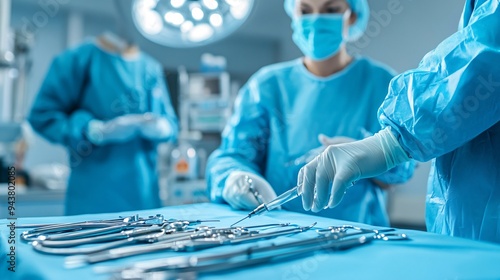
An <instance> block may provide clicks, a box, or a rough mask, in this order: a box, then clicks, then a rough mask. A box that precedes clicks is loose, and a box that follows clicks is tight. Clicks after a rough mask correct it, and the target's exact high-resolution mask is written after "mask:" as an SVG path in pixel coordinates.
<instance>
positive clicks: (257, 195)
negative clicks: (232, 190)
mask: <svg viewBox="0 0 500 280" xmlns="http://www.w3.org/2000/svg"><path fill="white" fill-rule="evenodd" d="M245 182H246V183H247V184H248V190H249V191H250V192H251V193H252V194H253V196H254V197H255V200H257V202H258V203H259V204H262V203H264V199H263V198H262V195H261V194H260V193H259V191H258V190H257V189H256V188H255V185H254V184H253V180H252V178H250V177H249V176H248V175H245Z"/></svg>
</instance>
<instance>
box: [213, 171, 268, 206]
mask: <svg viewBox="0 0 500 280" xmlns="http://www.w3.org/2000/svg"><path fill="white" fill-rule="evenodd" d="M246 176H248V177H249V178H250V179H252V181H253V186H254V189H255V190H256V191H257V192H258V193H259V194H260V195H261V198H262V200H263V201H262V202H263V203H267V202H270V201H271V200H273V199H275V198H276V192H275V191H274V189H273V188H272V187H271V185H270V184H269V183H268V182H267V181H266V179H264V178H262V177H261V176H259V175H256V174H253V173H249V172H244V171H234V172H232V173H231V174H230V175H229V176H228V177H227V179H226V184H225V185H224V190H223V191H222V198H224V200H225V201H226V202H227V203H229V205H231V207H233V208H235V209H242V210H253V209H254V208H255V207H257V206H259V205H260V203H259V202H258V201H257V199H256V198H255V196H254V194H253V193H252V192H251V191H250V190H249V184H248V182H247V181H246Z"/></svg>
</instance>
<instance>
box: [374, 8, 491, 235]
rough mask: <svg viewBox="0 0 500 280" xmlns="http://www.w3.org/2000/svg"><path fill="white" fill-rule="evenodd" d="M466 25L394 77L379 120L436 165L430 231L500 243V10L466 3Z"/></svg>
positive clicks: (419, 156) (410, 149)
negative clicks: (415, 67) (412, 66)
mask: <svg viewBox="0 0 500 280" xmlns="http://www.w3.org/2000/svg"><path fill="white" fill-rule="evenodd" d="M461 24H462V26H461V28H460V29H459V31H458V32H456V33H455V34H453V35H452V36H451V37H449V38H448V39H446V40H445V41H443V42H442V43H441V44H440V45H439V46H438V47H437V48H436V49H435V50H433V51H431V52H430V53H428V54H427V55H426V56H425V57H424V58H423V60H422V62H421V63H420V65H419V67H418V68H417V69H415V70H411V71H408V72H405V73H403V74H401V75H399V76H397V77H396V78H394V80H393V81H392V82H391V85H390V88H389V95H388V96H387V99H386V100H385V101H384V103H383V104H382V107H381V108H380V111H379V118H380V121H381V123H382V124H383V126H391V127H392V130H393V131H395V132H396V134H398V137H399V138H400V143H401V145H402V147H403V148H404V149H405V150H406V151H407V152H408V154H409V155H411V156H412V157H413V158H414V159H417V160H420V161H427V160H429V159H432V158H436V159H435V161H434V162H433V167H432V170H431V176H430V179H429V187H428V193H427V211H426V218H427V229H428V230H429V231H432V232H436V233H442V234H448V235H452V236H460V237H467V238H472V239H479V240H487V241H494V242H500V123H499V121H500V8H499V1H498V0H490V1H488V0H478V1H467V3H466V6H465V9H464V13H463V19H462V20H461Z"/></svg>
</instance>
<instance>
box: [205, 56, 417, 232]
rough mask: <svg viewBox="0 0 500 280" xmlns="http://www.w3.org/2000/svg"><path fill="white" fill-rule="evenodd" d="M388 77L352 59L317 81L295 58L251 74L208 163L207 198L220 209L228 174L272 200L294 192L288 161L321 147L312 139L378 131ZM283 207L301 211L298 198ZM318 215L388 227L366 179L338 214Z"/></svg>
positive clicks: (400, 173) (403, 170)
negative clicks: (237, 174) (252, 178)
mask: <svg viewBox="0 0 500 280" xmlns="http://www.w3.org/2000/svg"><path fill="white" fill-rule="evenodd" d="M392 77H393V74H392V71H391V70H389V69H387V68H386V67H385V66H382V65H381V64H378V63H376V62H374V61H372V60H369V59H367V58H356V59H355V60H354V61H353V62H352V63H351V64H349V65H348V66H347V67H346V68H345V69H343V70H342V71H340V72H338V73H335V74H333V75H331V76H329V77H324V78H322V77H317V76H314V75H313V74H311V73H310V72H309V71H308V70H307V69H306V68H305V66H304V64H303V62H302V59H296V60H293V61H289V62H284V63H279V64H275V65H271V66H267V67H264V68H263V69H261V70H260V71H258V72H257V73H256V74H255V75H254V76H253V77H252V78H251V79H250V80H249V81H248V82H247V84H246V85H245V86H244V87H243V88H242V89H241V91H240V93H239V95H238V98H237V100H236V102H235V111H234V114H233V116H232V117H231V119H230V121H229V123H228V125H227V126H226V128H225V130H224V132H223V135H222V136H223V139H222V144H221V146H220V148H219V149H218V150H216V151H215V152H214V153H213V154H212V155H211V156H210V158H209V160H208V164H207V181H208V188H209V195H210V199H211V200H212V201H215V202H220V203H222V202H224V201H223V198H222V190H223V188H224V183H225V180H226V178H227V177H228V176H229V174H230V173H231V172H233V171H236V170H241V171H247V172H252V173H255V174H259V175H261V176H263V177H264V178H265V179H267V181H268V182H269V183H270V184H271V186H273V188H274V189H275V191H276V193H277V194H278V195H279V194H281V193H283V192H285V191H286V190H288V189H290V188H292V187H294V186H295V184H296V180H297V175H298V172H299V169H300V167H302V166H303V164H302V165H294V164H290V162H292V163H293V161H294V159H296V158H298V157H300V156H301V155H303V154H305V153H306V152H308V151H309V150H311V149H313V148H317V147H319V146H321V144H320V143H319V141H318V134H320V133H323V134H325V135H327V136H330V137H333V136H346V137H351V138H354V139H360V138H363V137H366V134H365V133H366V131H370V132H374V131H378V130H379V129H380V124H379V123H378V120H377V115H376V114H377V109H378V107H379V106H380V104H381V102H382V101H383V99H384V97H385V95H386V93H387V87H388V85H389V81H390V80H391V78H392ZM412 172H413V165H411V164H410V163H408V164H406V165H405V166H401V167H399V168H396V169H394V170H393V171H392V172H391V174H389V173H388V174H386V175H387V176H381V178H380V179H381V180H382V181H385V182H386V183H398V182H403V181H405V180H407V179H408V178H409V177H410V176H411V175H412ZM389 175H391V176H389ZM284 208H285V209H288V210H292V211H297V212H304V210H303V207H302V201H301V200H300V199H296V200H294V201H291V202H289V203H287V204H286V205H285V206H284ZM318 215H321V216H326V217H333V218H337V219H343V220H349V221H357V222H364V223H368V224H374V225H383V226H386V225H388V224H389V220H388V215H387V212H386V209H385V191H383V190H382V189H381V188H379V187H377V186H376V185H375V184H374V183H373V182H372V181H370V180H361V181H359V182H357V184H356V186H355V187H352V189H351V190H350V191H349V192H347V194H346V195H345V197H344V199H343V201H342V203H341V204H340V205H339V206H338V207H336V208H335V209H328V210H324V211H322V212H320V213H318Z"/></svg>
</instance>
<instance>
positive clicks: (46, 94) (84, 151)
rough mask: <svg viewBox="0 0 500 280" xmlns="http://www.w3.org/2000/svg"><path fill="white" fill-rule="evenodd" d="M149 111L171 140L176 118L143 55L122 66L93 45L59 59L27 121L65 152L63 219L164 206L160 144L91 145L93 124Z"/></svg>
mask: <svg viewBox="0 0 500 280" xmlns="http://www.w3.org/2000/svg"><path fill="white" fill-rule="evenodd" d="M146 112H151V113H153V114H155V115H157V116H160V117H164V118H166V119H167V120H168V122H169V123H170V125H171V127H172V128H173V129H172V131H173V133H172V135H169V136H168V137H167V138H165V139H160V140H159V141H173V140H175V138H176V135H177V119H176V116H175V114H174V111H173V109H172V106H171V104H170V97H169V95H168V91H167V88H166V85H165V81H164V76H163V71H162V67H161V65H160V64H159V63H158V62H156V61H155V60H154V59H153V58H151V57H149V56H147V55H146V54H143V53H140V54H139V55H138V56H137V57H136V58H133V59H125V58H123V57H122V56H120V55H117V54H113V53H110V52H107V51H104V50H102V49H101V48H99V47H98V46H97V45H96V44H95V43H93V42H88V43H84V44H82V45H81V46H78V47H76V48H73V49H70V50H68V51H65V52H64V53H62V54H61V55H59V56H57V57H56V58H55V59H54V61H53V63H52V65H51V66H50V69H49V71H48V73H47V76H46V78H45V81H44V82H43V85H42V87H41V88H40V91H39V93H38V95H37V97H36V100H35V102H34V104H33V107H32V110H31V113H30V115H29V118H28V120H29V122H30V124H31V125H32V127H33V128H34V129H35V131H37V132H38V133H40V134H41V135H42V136H43V137H45V138H46V139H48V140H49V141H51V142H53V143H58V144H61V145H64V146H65V147H67V150H68V153H69V157H70V162H69V163H70V166H71V175H70V178H69V182H68V189H67V194H66V214H83V213H102V212H116V211H127V210H137V209H149V208H156V207H160V206H161V203H160V199H159V191H158V183H157V174H156V157H157V155H156V147H157V144H158V143H159V141H151V140H147V139H144V138H139V137H138V138H135V139H133V140H131V141H129V142H125V143H112V144H106V145H102V146H95V145H93V144H91V143H90V142H89V141H88V140H87V138H86V137H85V135H84V131H85V130H86V127H87V124H88V122H89V121H90V120H92V119H98V120H102V121H107V120H111V119H113V118H115V117H118V116H122V115H126V114H141V113H146Z"/></svg>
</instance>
